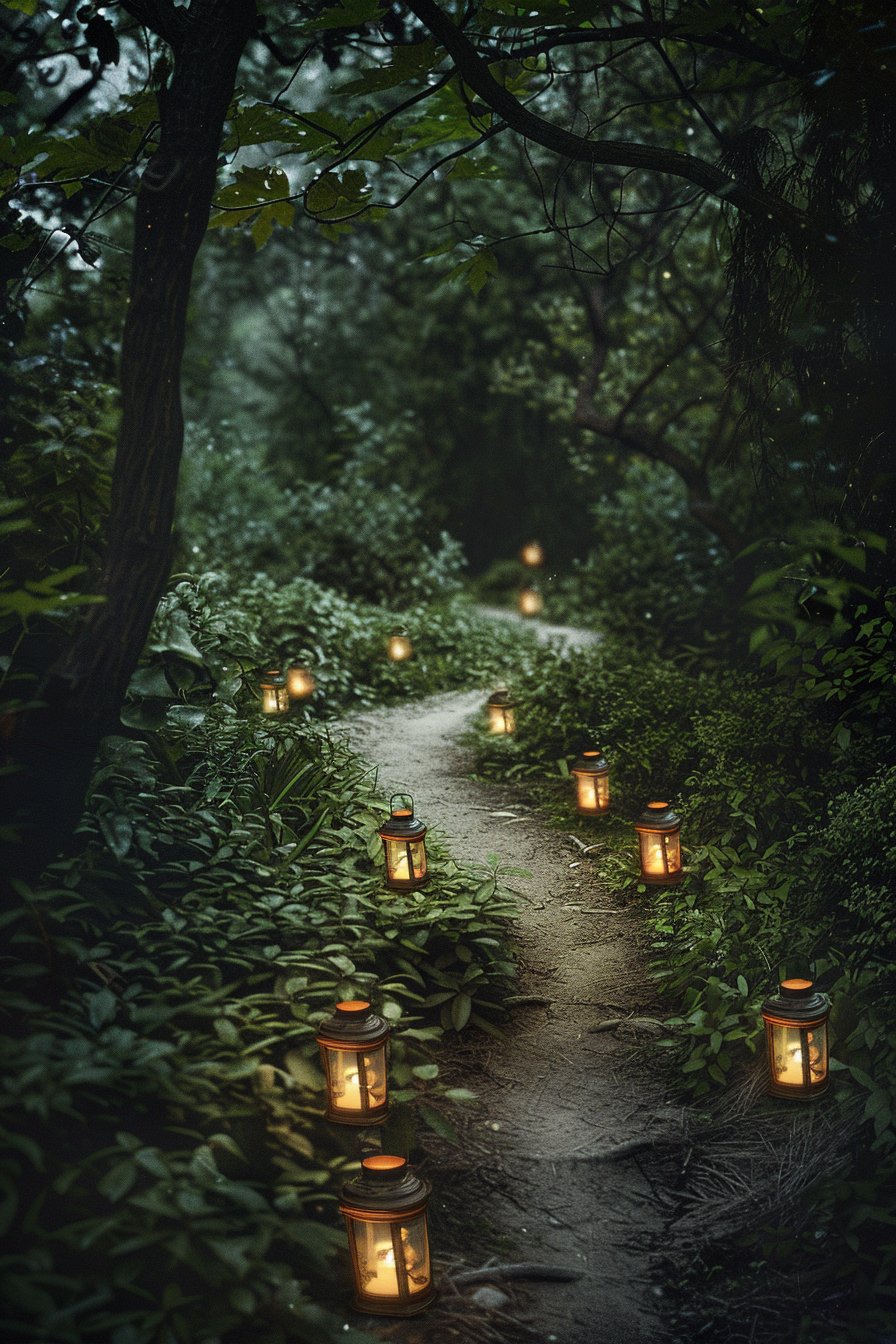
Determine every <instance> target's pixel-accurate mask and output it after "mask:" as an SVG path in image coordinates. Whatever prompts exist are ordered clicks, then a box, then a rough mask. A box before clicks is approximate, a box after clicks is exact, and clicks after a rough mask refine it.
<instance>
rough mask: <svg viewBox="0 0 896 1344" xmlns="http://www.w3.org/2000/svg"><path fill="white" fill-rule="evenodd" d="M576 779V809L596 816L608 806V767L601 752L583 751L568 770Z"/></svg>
mask: <svg viewBox="0 0 896 1344" xmlns="http://www.w3.org/2000/svg"><path fill="white" fill-rule="evenodd" d="M570 774H571V775H574V776H575V781H576V811H577V812H578V813H579V814H580V815H581V816H583V817H596V816H597V815H598V813H600V812H606V811H607V810H608V809H609V806H610V767H609V766H608V765H607V762H606V759H605V757H604V754H603V752H601V751H596V750H595V751H583V752H582V754H581V756H580V757H579V759H578V760H577V761H576V763H575V765H574V766H573V767H572V769H571V770H570Z"/></svg>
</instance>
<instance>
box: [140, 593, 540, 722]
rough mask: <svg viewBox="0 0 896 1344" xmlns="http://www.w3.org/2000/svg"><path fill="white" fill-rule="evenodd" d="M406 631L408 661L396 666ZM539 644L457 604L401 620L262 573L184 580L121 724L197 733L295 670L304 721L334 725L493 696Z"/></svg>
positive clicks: (166, 609) (162, 609) (164, 608)
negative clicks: (395, 648)
mask: <svg viewBox="0 0 896 1344" xmlns="http://www.w3.org/2000/svg"><path fill="white" fill-rule="evenodd" d="M395 630H402V631H403V632H404V633H406V634H407V636H408V637H409V639H410V641H411V646H412V650H413V651H412V654H411V656H410V657H409V658H408V659H406V660H402V661H400V662H392V661H390V659H389V658H388V656H387V645H388V641H389V636H390V634H391V633H392V632H393V631H395ZM535 647H536V641H535V637H534V635H533V634H531V633H530V632H529V631H527V630H520V629H518V628H515V627H510V626H508V625H507V623H506V622H502V621H492V620H489V619H487V618H485V617H483V616H482V615H480V614H478V613H477V612H476V610H475V609H474V608H473V607H472V606H471V604H470V603H469V601H467V600H465V599H464V598H463V597H462V596H460V595H458V596H456V597H453V598H449V599H447V600H445V601H443V602H441V603H428V604H425V603H416V604H413V605H411V606H408V607H405V608H404V609H399V610H396V611H391V612H390V611H389V610H384V609H383V608H382V607H380V606H373V605H370V604H365V603H362V602H359V601H357V600H351V599H349V598H347V597H345V596H343V595H342V594H341V593H339V592H337V591H334V590H333V589H330V588H326V587H324V586H322V585H320V584H318V583H316V582H314V581H313V580H312V579H294V580H293V581H292V582H290V583H278V582H277V581H276V580H275V579H273V578H271V577H270V576H268V575H266V574H256V575H255V576H254V577H253V578H252V579H250V580H248V581H246V582H245V583H243V584H241V585H239V584H236V585H235V584H234V583H233V582H232V580H231V579H230V578H229V576H228V575H226V574H224V573H220V572H215V571H213V572H211V573H207V574H202V575H197V576H195V577H188V576H177V578H176V580H175V582H174V583H173V586H172V588H171V590H170V592H169V593H168V594H166V596H165V597H164V598H163V600H162V602H161V604H160V606H159V610H158V612H157V614H156V619H155V623H154V626H153V630H152V633H151V637H150V642H149V645H148V646H147V652H146V655H145V657H144V660H143V664H142V666H141V667H140V668H139V669H138V671H137V672H136V674H135V676H134V678H133V679H132V681H131V686H130V692H129V695H130V701H129V703H128V705H127V706H126V708H125V710H124V722H125V723H126V724H128V725H129V726H131V727H135V728H142V729H148V730H153V729H156V728H158V727H159V726H160V725H161V724H163V723H165V722H166V721H167V720H173V721H175V722H178V721H179V722H184V721H188V722H197V721H199V719H201V717H202V715H203V714H204V713H205V712H206V710H207V708H208V706H209V705H210V704H212V703H214V702H224V703H228V704H231V705H237V706H241V707H243V708H248V707H250V706H253V705H256V704H257V702H258V692H257V681H258V676H259V674H260V673H261V672H262V671H264V670H266V669H267V668H269V667H272V666H280V665H281V664H285V665H288V664H289V663H290V662H294V661H300V662H302V663H304V664H305V665H307V666H308V668H309V669H310V670H311V671H312V674H313V676H314V680H315V684H316V690H315V694H314V696H313V697H312V698H311V699H310V700H308V701H306V702H305V709H304V712H305V713H308V714H311V715H313V716H314V717H317V718H330V717H333V716H334V715H336V714H338V713H340V712H341V711H343V710H345V709H348V708H352V707H356V708H357V707H364V706H370V705H373V704H377V703H389V702H394V701H395V700H399V699H413V698H415V697H418V696H421V695H429V694H432V693H434V692H438V691H448V690H455V689H459V688H461V687H468V686H470V685H471V684H479V685H481V686H482V687H483V688H484V689H486V688H487V689H491V685H492V684H493V682H494V681H495V679H497V678H499V677H501V676H503V675H505V674H506V669H507V666H508V665H509V664H510V663H511V662H515V661H517V660H520V659H522V660H523V661H525V660H526V658H528V657H529V656H530V654H531V652H532V651H534V649H535Z"/></svg>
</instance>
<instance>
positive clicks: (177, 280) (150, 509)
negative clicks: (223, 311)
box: [6, 0, 257, 878]
mask: <svg viewBox="0 0 896 1344" xmlns="http://www.w3.org/2000/svg"><path fill="white" fill-rule="evenodd" d="M124 7H125V8H126V9H127V10H128V11H129V12H130V13H131V14H133V16H134V17H135V18H137V19H139V20H140V22H142V23H144V24H146V25H147V26H148V27H150V28H151V29H152V30H153V31H154V32H156V33H158V34H159V36H161V37H163V38H164V39H165V41H166V42H168V44H169V46H170V47H171V49H172V52H173V55H174V69H173V73H172V75H171V80H170V84H169V87H168V88H167V89H165V90H163V91H162V92H160V94H159V107H160V119H161V137H160V144H159V148H158V150H157V152H156V153H155V154H154V155H153V157H152V159H151V160H150V162H149V164H148V165H147V168H146V170H145V172H144V175H143V179H142V182H141V186H140V191H139V194H138V196H137V208H136V218H135V225H134V248H133V260H132V269H131V282H130V296H129V300H128V303H129V307H128V314H127V319H126V321H125V327H124V334H123V338H122V350H121V389H122V419H121V428H120V431H119V440H118V449H117V453H116V457H115V466H114V471H113V478H112V498H111V506H110V513H109V520H108V527H107V537H106V541H107V546H106V557H105V562H104V569H103V575H102V581H101V587H100V592H101V593H102V595H103V596H104V597H105V601H104V602H103V603H102V604H100V605H97V606H95V607H91V608H90V609H89V614H88V615H87V616H86V618H85V619H84V621H83V622H82V624H81V625H80V627H79V629H78V631H77V632H76V634H75V636H74V638H73V640H72V643H71V644H70V646H69V647H68V649H67V650H66V652H65V653H64V654H63V655H62V657H61V658H59V660H58V661H57V662H56V664H55V666H54V667H53V668H52V669H51V671H50V672H49V675H48V676H47V677H46V679H45V682H44V684H43V686H42V687H41V689H40V692H39V698H40V699H41V700H42V701H43V702H44V705H45V707H44V708H42V709H39V710H35V711H32V712H31V713H29V714H27V715H22V716H19V717H20V719H21V722H20V723H19V724H18V725H17V732H16V735H15V738H14V740H13V743H12V751H11V755H12V764H13V765H14V766H16V767H18V769H17V770H15V772H14V773H12V774H8V775H7V776H6V783H7V789H8V791H9V793H10V794H11V798H10V801H11V802H12V803H14V807H13V808H12V809H11V815H13V816H15V814H18V815H19V816H20V817H21V818H22V825H23V831H24V840H25V843H24V845H15V846H13V847H11V850H10V858H11V865H12V868H13V871H14V872H17V873H18V874H19V875H20V876H23V877H25V878H32V877H33V876H35V875H36V874H37V873H39V872H40V870H41V869H42V868H43V867H44V866H45V865H46V863H47V862H48V861H49V860H50V859H51V858H52V857H53V856H54V854H55V853H57V852H58V850H59V848H60V847H61V846H62V845H64V844H65V842H66V840H67V839H68V837H69V836H70V835H71V833H72V831H73V830H74V827H75V826H76V825H77V823H78V820H79V818H80V816H81V813H82V811H83V805H84V794H85V790H86V788H87V784H88V782H89V778H90V771H91V766H92V762H93V759H94V757H95V755H96V750H97V747H98V745H99V741H100V739H101V737H102V736H103V735H104V734H105V733H108V732H114V731H115V730H116V728H118V727H119V726H120V721H119V718H118V715H119V711H120V708H121V705H122V702H123V700H124V694H125V690H126V688H127V685H128V682H129V680H130V677H131V675H132V673H133V671H134V668H135V667H136V665H137V660H138V658H139V657H140V653H141V651H142V649H143V646H144V644H145V641H146V636H147V633H148V631H149V626H150V622H151V621H152V617H153V613H154V611H155V608H156V605H157V603H158V600H159V597H160V595H161V593H162V590H163V588H164V585H165V582H166V579H167V577H168V573H169V569H170V564H171V552H172V535H171V534H172V524H173V521H174V502H175V495H176V491H177V479H178V472H179V468H180V458H181V452H182V449H183V416H182V411H181V403H180V368H181V360H182V356H183V349H184V339H185V328H186V312H187V302H188V299H189V294H190V282H191V277H192V272H193V263H194V261H195V258H196V254H197V252H198V250H199V246H200V244H201V242H202V239H203V237H204V235H205V231H206V227H207V225H208V218H209V212H210V209H211V201H212V197H213V195H214V191H215V184H216V170H217V158H218V152H219V148H220V144H221V133H222V129H223V124H224V119H225V116H226V114H227V108H228V106H229V104H230V101H231V99H232V97H233V91H234V85H235V81H236V73H237V67H238V65H239V61H240V57H241V55H242V52H243V49H244V47H245V45H246V42H247V41H248V39H249V37H250V36H251V34H252V32H253V31H254V30H255V28H256V23H257V15H256V8H255V0H192V3H191V5H190V7H189V9H184V8H182V7H178V6H175V5H174V4H173V3H171V0H125V4H124Z"/></svg>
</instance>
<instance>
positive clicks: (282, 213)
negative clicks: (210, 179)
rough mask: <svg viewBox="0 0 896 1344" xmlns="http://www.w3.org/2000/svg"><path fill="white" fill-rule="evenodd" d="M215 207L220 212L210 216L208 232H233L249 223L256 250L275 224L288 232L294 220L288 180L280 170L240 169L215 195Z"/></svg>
mask: <svg viewBox="0 0 896 1344" xmlns="http://www.w3.org/2000/svg"><path fill="white" fill-rule="evenodd" d="M214 206H215V207H216V208H217V209H218V210H219V211H220V212H221V213H220V214H217V215H213V216H212V218H211V220H210V221H209V228H210V229H214V228H231V229H232V228H235V227H236V226H237V225H238V224H243V223H246V222H247V221H249V220H251V221H252V230H251V232H252V237H253V239H254V240H255V246H256V247H262V246H263V245H264V244H265V243H266V242H267V240H268V238H270V236H271V232H272V230H273V227H274V224H279V225H280V226H281V228H284V229H289V228H291V227H292V224H293V220H294V218H295V206H294V205H293V203H292V200H291V199H290V188H289V179H288V177H287V176H286V174H285V173H284V171H283V169H282V168H275V167H271V168H241V169H240V170H239V172H238V173H237V175H236V179H235V181H233V182H231V183H230V185H229V186H226V187H222V189H221V190H220V191H219V192H218V194H217V196H216V197H215V200H214Z"/></svg>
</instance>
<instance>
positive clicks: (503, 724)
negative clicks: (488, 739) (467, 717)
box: [488, 705, 516, 733]
mask: <svg viewBox="0 0 896 1344" xmlns="http://www.w3.org/2000/svg"><path fill="white" fill-rule="evenodd" d="M488 727H489V732H491V733H512V732H514V731H515V729H516V718H515V715H514V712H513V709H512V708H511V707H510V706H509V705H489V707H488Z"/></svg>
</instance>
